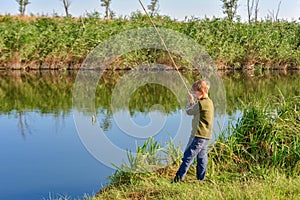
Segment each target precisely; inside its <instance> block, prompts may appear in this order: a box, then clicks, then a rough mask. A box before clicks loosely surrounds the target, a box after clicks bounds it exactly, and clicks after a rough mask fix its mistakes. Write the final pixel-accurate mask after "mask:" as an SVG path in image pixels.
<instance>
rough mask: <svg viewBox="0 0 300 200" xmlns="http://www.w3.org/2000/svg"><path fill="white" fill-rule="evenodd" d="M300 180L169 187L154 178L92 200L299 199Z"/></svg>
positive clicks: (163, 180)
mask: <svg viewBox="0 0 300 200" xmlns="http://www.w3.org/2000/svg"><path fill="white" fill-rule="evenodd" d="M299 195H300V178H299V177H296V178H287V177H285V176H282V175H280V174H277V175H276V176H273V177H268V178H266V179H249V180H230V181H222V180H211V179H208V180H205V181H203V182H187V183H178V184H170V179H169V178H165V177H158V176H157V177H155V176H154V177H152V178H151V179H150V178H148V179H145V180H139V181H137V182H135V183H133V184H130V185H122V186H118V187H112V188H109V189H105V190H103V191H102V192H101V194H99V196H98V197H95V198H93V199H178V200H182V199H195V200H198V199H216V200H219V199H246V200H248V199H253V200H254V199H255V200H256V199H276V200H277V199H282V200H283V199H295V200H296V199H300V197H299Z"/></svg>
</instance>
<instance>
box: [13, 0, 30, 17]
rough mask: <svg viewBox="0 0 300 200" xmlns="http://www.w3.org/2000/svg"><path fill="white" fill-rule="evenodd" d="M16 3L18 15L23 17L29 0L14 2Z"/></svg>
mask: <svg viewBox="0 0 300 200" xmlns="http://www.w3.org/2000/svg"><path fill="white" fill-rule="evenodd" d="M16 2H17V3H18V4H19V12H20V15H22V16H24V15H25V10H26V6H27V5H28V4H30V2H29V0H16Z"/></svg>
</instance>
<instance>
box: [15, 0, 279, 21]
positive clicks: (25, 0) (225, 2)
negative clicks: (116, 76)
mask: <svg viewBox="0 0 300 200" xmlns="http://www.w3.org/2000/svg"><path fill="white" fill-rule="evenodd" d="M59 1H61V2H62V5H63V7H64V10H65V15H66V17H70V16H71V15H70V12H69V8H70V5H71V3H72V0H59ZM99 1H100V5H101V7H103V8H104V9H105V11H104V18H106V19H112V18H113V17H115V15H116V13H115V12H114V11H113V10H112V9H111V2H112V0H99ZM220 1H221V2H222V9H223V13H224V14H225V15H226V17H227V18H228V19H229V20H231V21H232V20H234V19H236V18H237V17H238V16H237V9H238V2H239V0H220ZM16 2H17V3H18V5H19V9H18V10H19V13H20V15H21V16H24V15H25V11H26V7H27V6H28V5H29V4H30V3H31V2H30V1H29V0H16ZM280 6H281V1H280V2H279V4H278V7H277V10H276V12H275V11H274V10H272V11H269V14H268V18H270V19H272V20H274V21H278V14H279V11H280ZM147 8H148V11H149V13H150V15H151V16H155V15H158V13H159V0H151V2H150V4H149V5H148V6H147ZM258 12H259V0H247V13H248V22H249V23H251V22H252V21H257V20H258Z"/></svg>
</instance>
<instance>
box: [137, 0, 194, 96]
mask: <svg viewBox="0 0 300 200" xmlns="http://www.w3.org/2000/svg"><path fill="white" fill-rule="evenodd" d="M139 2H140V4H141V6H142V8H143V10H144V11H145V13H146V15H147V16H148V18H149V20H150V22H151V24H152V26H153V27H154V29H155V31H156V33H157V35H158V37H159V38H160V40H161V42H162V44H163V46H164V47H165V50H166V51H167V52H168V55H169V57H170V59H171V62H172V64H173V65H174V67H175V68H176V71H177V72H178V75H179V77H180V79H181V80H182V82H183V84H184V86H185V88H186V90H187V91H188V94H191V93H190V89H189V88H188V86H187V85H186V83H185V81H184V79H183V77H182V75H181V73H180V72H179V69H178V67H177V65H176V63H175V61H174V59H173V57H172V55H171V53H170V51H169V49H168V47H167V45H166V43H165V41H164V39H163V38H162V37H161V35H160V33H159V31H158V29H157V27H156V25H155V24H154V22H153V21H152V19H151V17H150V15H149V14H148V12H147V10H146V8H145V6H144V4H143V2H142V1H141V0H139Z"/></svg>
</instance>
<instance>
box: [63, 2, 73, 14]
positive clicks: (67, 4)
mask: <svg viewBox="0 0 300 200" xmlns="http://www.w3.org/2000/svg"><path fill="white" fill-rule="evenodd" d="M61 1H62V2H63V4H64V8H65V12H66V17H69V16H70V14H69V7H70V5H71V3H72V2H71V0H61Z"/></svg>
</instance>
